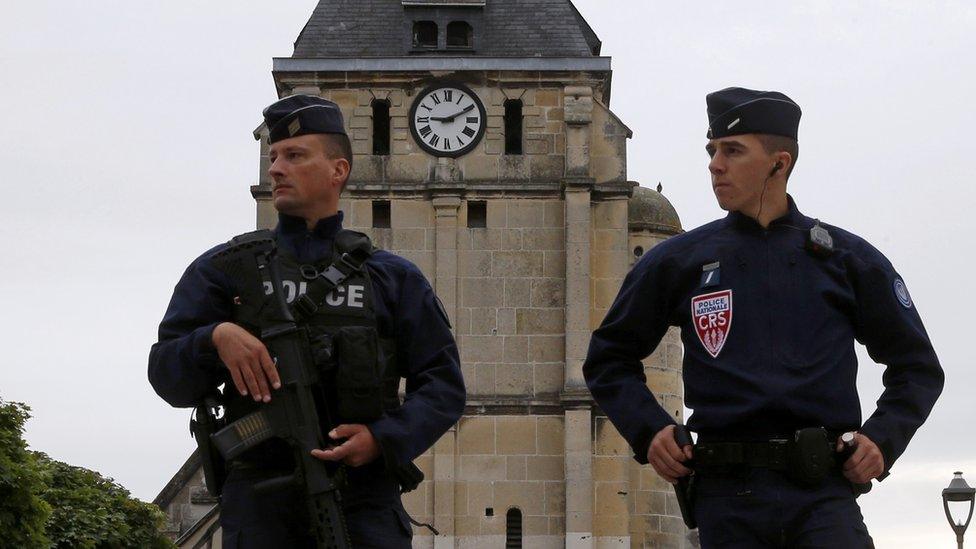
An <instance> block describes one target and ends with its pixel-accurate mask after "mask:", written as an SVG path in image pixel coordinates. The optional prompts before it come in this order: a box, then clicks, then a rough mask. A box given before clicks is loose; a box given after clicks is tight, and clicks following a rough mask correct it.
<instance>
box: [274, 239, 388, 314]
mask: <svg viewBox="0 0 976 549" xmlns="http://www.w3.org/2000/svg"><path fill="white" fill-rule="evenodd" d="M369 256H370V253H369V252H367V251H364V250H362V249H354V250H352V251H350V252H344V253H343V254H342V255H340V256H339V259H336V260H335V261H333V262H332V264H331V265H329V266H328V267H326V268H325V269H322V270H319V269H316V268H315V267H314V266H312V265H302V268H301V269H302V277H303V278H305V280H307V281H308V290H307V291H306V292H305V293H304V294H302V295H301V296H299V297H298V298H297V299H295V303H294V305H292V312H293V314H294V315H295V317H296V318H295V320H297V321H303V320H307V319H309V318H311V316H312V315H314V314H315V313H316V311H318V310H319V307H321V306H322V303H323V302H324V301H325V298H326V297H328V295H329V294H331V293H332V291H333V290H335V289H336V288H337V287H339V285H341V284H342V283H343V282H345V280H346V279H347V278H349V277H350V276H351V275H352V274H353V273H356V272H357V271H359V270H361V269H362V268H363V263H366V260H367V259H369Z"/></svg>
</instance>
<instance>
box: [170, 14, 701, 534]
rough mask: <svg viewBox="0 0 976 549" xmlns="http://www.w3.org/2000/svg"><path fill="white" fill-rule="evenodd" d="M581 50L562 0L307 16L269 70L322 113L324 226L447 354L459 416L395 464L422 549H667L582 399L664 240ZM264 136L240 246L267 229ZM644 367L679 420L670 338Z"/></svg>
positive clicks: (648, 479) (655, 205) (668, 506)
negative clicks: (429, 315) (331, 170)
mask: <svg viewBox="0 0 976 549" xmlns="http://www.w3.org/2000/svg"><path fill="white" fill-rule="evenodd" d="M600 50H601V43H600V40H599V39H598V37H597V35H596V33H595V32H594V31H593V29H591V28H590V26H589V25H588V24H587V22H586V21H585V20H584V19H583V17H582V16H581V15H580V13H579V11H577V9H576V7H575V6H574V5H573V4H572V2H571V1H570V0H321V1H320V2H319V3H318V5H317V6H316V8H315V10H314V12H313V13H312V15H311V17H310V19H309V20H308V23H307V24H306V25H305V27H304V28H303V29H302V31H301V33H300V34H299V35H298V39H297V41H296V42H295V50H294V54H293V55H292V56H291V57H287V58H276V59H274V62H273V63H274V65H273V77H274V82H275V85H276V88H277V92H278V95H279V97H285V96H287V95H291V94H297V93H302V94H312V95H319V96H321V97H324V98H327V99H330V100H332V101H334V102H335V103H336V104H338V105H339V107H340V108H341V109H342V111H343V115H344V117H345V121H346V124H347V131H348V134H349V137H350V139H351V141H352V147H353V154H354V160H353V170H352V175H351V178H350V180H349V182H348V184H347V186H346V189H345V191H344V194H343V197H342V199H341V201H340V209H342V210H343V211H344V214H345V221H344V225H345V226H346V227H347V228H350V229H354V230H360V231H363V232H365V233H367V234H369V235H370V236H371V238H372V239H373V242H374V244H376V245H377V246H379V247H382V248H385V249H387V250H389V251H391V252H394V253H396V254H399V255H401V256H403V257H406V258H407V259H409V260H411V261H413V262H414V263H415V264H416V265H417V266H418V267H419V268H420V269H421V270H423V272H424V273H425V274H426V276H427V278H428V279H429V280H430V281H431V283H432V284H433V286H434V288H435V291H436V292H437V294H438V296H439V297H440V299H441V301H442V302H443V304H444V307H445V309H446V310H447V312H448V315H449V317H450V319H451V322H452V324H453V328H454V332H455V336H456V338H457V341H458V346H459V349H460V355H461V361H462V370H463V374H464V380H465V385H466V387H467V391H468V397H467V407H466V409H465V413H464V416H463V417H462V419H461V420H460V422H459V423H458V424H457V425H456V426H455V427H454V428H452V429H451V430H450V431H449V432H448V433H446V434H445V435H444V436H443V437H442V438H441V439H440V440H439V441H438V442H437V443H436V445H435V446H434V447H433V448H431V449H430V451H428V452H427V453H426V454H424V455H423V456H421V457H420V458H419V459H418V460H417V462H416V463H417V465H418V466H420V468H421V469H422V470H423V471H424V472H425V475H426V480H425V481H424V483H423V484H422V485H421V486H420V488H419V489H417V490H415V491H413V492H411V493H408V494H405V495H404V504H405V506H406V509H407V511H408V512H409V513H410V514H411V515H412V516H413V517H414V518H415V519H416V520H418V521H419V522H425V523H430V524H432V525H433V526H434V528H436V530H437V531H438V532H439V534H438V535H433V534H432V533H431V532H430V531H428V530H427V529H424V528H415V529H414V546H415V547H437V548H441V547H486V548H487V547H493V548H494V547H553V548H555V547H571V548H575V547H587V548H591V547H683V546H685V544H687V543H688V541H687V534H688V532H687V530H686V529H685V527H684V525H683V523H682V521H681V519H680V515H679V511H678V507H677V503H676V501H675V499H674V495H673V492H672V489H671V486H670V485H669V484H667V483H665V482H664V481H662V480H660V479H659V478H658V477H657V476H656V475H655V473H654V472H653V470H652V469H651V468H650V467H649V466H640V465H639V464H638V463H637V462H636V461H635V460H634V459H633V453H632V451H631V449H630V448H629V447H628V445H627V444H626V442H624V440H623V439H622V438H621V437H620V435H619V434H618V433H617V431H616V430H615V429H614V427H613V425H612V424H611V423H610V422H609V421H608V420H607V418H606V417H605V416H604V415H603V414H602V413H601V411H600V410H599V408H598V407H597V406H595V405H594V403H593V401H592V399H591V397H590V394H589V392H588V390H587V388H586V385H585V383H584V380H583V374H582V364H583V360H584V358H585V355H586V351H587V346H588V344H589V339H590V334H591V333H592V330H593V329H594V328H595V327H596V326H598V325H599V323H600V322H601V321H602V319H603V317H604V316H605V314H606V312H607V310H608V308H609V307H610V305H611V303H612V301H613V299H614V297H615V295H616V293H617V290H618V289H619V287H620V284H621V282H622V280H623V278H624V276H625V275H626V274H627V271H628V270H629V269H630V267H631V265H632V264H633V262H634V261H635V259H636V257H638V256H640V255H641V254H642V253H644V251H645V250H646V249H648V248H650V247H652V246H654V245H655V244H656V243H658V242H660V241H661V240H663V239H665V238H667V237H669V236H671V235H673V234H676V233H678V232H680V231H681V229H680V222H679V221H678V217H677V215H676V214H675V212H674V209H673V208H672V207H671V205H670V204H669V203H668V201H667V200H666V199H665V198H664V197H663V196H662V195H661V194H660V193H659V192H658V191H654V190H652V189H649V188H643V187H639V186H638V184H637V183H635V182H633V181H629V180H628V179H627V139H628V138H629V137H630V136H631V130H630V129H629V128H628V127H627V126H626V125H625V124H624V122H623V121H622V120H620V119H619V118H618V117H617V116H616V115H615V114H614V113H613V112H612V111H611V110H610V91H611V70H610V67H611V60H610V58H609V57H603V56H601V55H600ZM266 136H267V129H266V128H264V127H259V128H258V129H257V130H255V137H256V138H259V139H260V143H261V145H260V147H261V155H260V160H261V161H260V172H259V180H258V184H256V185H254V186H253V187H251V192H252V194H253V196H254V198H255V199H256V201H257V224H258V226H259V227H261V228H264V227H272V226H274V224H275V222H276V220H277V218H276V214H275V212H274V209H273V207H272V202H271V192H270V188H271V187H270V184H271V180H270V177H269V175H268V173H267V171H268V157H267V153H268V145H267V140H266V139H265V138H266ZM644 366H645V368H644V369H645V373H646V374H647V379H648V383H649V385H650V386H651V388H652V390H653V391H654V393H655V395H656V396H657V397H658V398H659V400H660V401H661V403H662V405H663V406H665V408H666V409H667V410H668V411H669V412H671V413H673V414H674V415H675V416H676V417H677V418H678V419H679V420H680V419H681V416H682V411H683V407H682V389H681V372H680V368H681V346H680V338H679V337H678V334H677V332H669V334H668V335H667V336H666V337H665V338H664V340H663V341H662V343H661V345H660V346H659V347H658V349H657V351H656V352H655V353H654V354H653V355H651V356H650V357H648V358H647V359H646V360H645V361H644ZM188 464H189V462H188ZM185 468H186V467H185ZM170 492H172V493H173V494H176V493H178V490H177V488H172V489H171V490H170ZM162 496H163V495H162V494H161V497H162ZM167 497H168V498H170V499H172V498H176V497H177V496H172V495H170V496H167ZM177 499H178V498H177ZM170 514H171V516H172V512H171V513H170ZM211 519H212V517H211ZM211 533H212V532H211ZM184 537H185V538H186V539H191V538H192V536H190V537H187V534H184ZM193 539H197V538H193Z"/></svg>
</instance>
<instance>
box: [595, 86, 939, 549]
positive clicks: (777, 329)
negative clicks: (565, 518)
mask: <svg viewBox="0 0 976 549" xmlns="http://www.w3.org/2000/svg"><path fill="white" fill-rule="evenodd" d="M706 102H707V106H708V117H709V131H708V144H707V147H706V150H707V151H708V154H709V156H710V157H711V162H710V163H709V171H710V172H711V175H712V187H713V190H714V193H715V197H716V198H717V200H718V203H719V206H720V207H721V208H722V209H724V210H726V211H728V212H729V213H728V215H727V216H726V217H725V218H724V219H720V220H717V221H714V222H712V223H709V224H707V225H704V226H702V227H699V228H697V229H694V230H691V231H688V232H686V233H684V234H681V235H679V236H675V237H673V238H671V239H669V240H667V241H665V242H662V243H661V244H659V245H657V246H656V247H655V248H653V249H652V250H650V251H649V252H648V253H647V254H646V255H644V257H642V258H641V260H640V261H639V262H638V263H637V265H635V266H634V268H633V270H632V271H631V272H630V273H629V274H628V276H627V277H626V279H625V280H624V283H623V286H622V287H621V289H620V293H619V294H618V296H617V298H616V301H615V302H614V304H613V306H612V308H611V309H610V311H609V313H608V314H607V317H606V319H605V320H604V321H603V324H602V325H601V326H600V327H599V329H597V330H596V331H595V332H594V334H593V339H592V341H591V343H590V349H589V353H588V356H587V359H586V362H585V364H584V366H583V372H584V375H585V377H586V380H587V384H588V386H589V388H590V390H591V391H592V393H593V396H594V398H595V400H596V402H597V403H598V404H599V405H600V407H601V408H602V409H603V411H604V412H605V413H606V414H607V416H608V417H609V418H610V420H611V421H612V422H613V423H614V425H616V427H617V429H618V430H619V431H620V433H621V434H622V435H623V437H624V438H625V439H626V440H627V441H628V442H629V443H630V445H631V447H632V448H633V450H634V453H635V459H637V460H638V461H639V462H641V463H650V464H651V465H652V466H653V467H654V470H655V471H656V472H657V473H658V474H659V475H660V476H661V477H663V478H664V479H665V480H667V481H669V482H671V483H675V482H676V481H677V480H678V479H682V478H685V477H687V475H690V474H692V470H694V476H692V477H689V478H692V479H694V481H695V484H696V488H695V490H694V492H695V499H694V511H693V516H694V518H695V519H697V522H698V525H699V534H700V539H701V543H702V545H703V546H704V547H723V548H724V547H845V548H846V547H871V546H872V541H871V538H870V536H869V535H868V532H867V529H866V528H865V526H864V522H863V519H862V516H861V513H860V510H859V508H858V506H857V504H856V503H855V500H854V498H855V496H854V490H853V489H852V486H856V485H859V484H861V483H868V482H870V481H871V479H876V478H877V479H882V478H884V476H886V475H887V474H888V471H889V470H890V469H891V466H892V464H893V463H894V462H895V460H896V459H897V458H898V457H899V456H900V455H901V454H902V452H904V451H905V448H906V446H907V445H908V442H909V440H910V439H911V437H912V435H913V434H914V433H915V430H916V429H918V427H919V426H920V425H921V424H922V422H924V421H925V419H926V417H927V416H928V414H929V411H930V410H931V409H932V406H933V405H934V403H935V401H936V399H937V398H938V396H939V394H940V393H941V390H942V386H943V372H942V368H941V366H940V365H939V361H938V358H937V357H936V354H935V351H934V350H933V349H932V344H931V343H930V341H929V338H928V335H927V334H926V332H925V328H924V327H923V326H922V321H921V319H920V318H919V315H918V312H917V310H916V308H915V303H914V302H913V301H912V298H911V296H910V295H909V293H908V290H907V289H906V286H905V283H904V281H903V280H902V278H901V277H900V276H899V275H898V273H897V272H895V269H894V268H893V267H892V265H891V263H890V262H889V261H888V260H887V259H886V258H885V257H884V256H883V255H882V254H881V252H879V251H878V250H876V249H875V248H874V247H872V246H871V245H870V244H868V243H867V242H865V241H864V240H863V239H861V238H859V237H858V236H856V235H854V234H852V233H850V232H847V231H845V230H843V229H840V228H837V227H834V226H830V225H827V224H825V223H820V222H819V221H818V220H816V219H811V218H810V217H807V216H805V215H803V214H802V213H800V211H799V210H798V209H797V206H796V204H795V203H794V201H793V199H792V197H790V196H789V195H787V192H786V184H787V179H788V178H789V175H790V172H791V171H792V170H793V167H794V165H795V163H796V159H797V153H798V148H797V141H796V140H797V128H798V125H799V121H800V107H799V106H798V105H797V104H796V103H795V102H793V101H792V100H791V99H790V98H789V97H787V96H785V95H783V94H781V93H777V92H760V91H753V90H747V89H742V88H729V89H725V90H721V91H718V92H715V93H712V94H710V95H708V97H707V99H706ZM670 326H677V327H679V328H680V329H681V339H682V343H683V346H684V362H683V367H684V372H683V376H684V386H685V403H686V405H687V406H688V408H691V409H692V410H693V413H692V415H691V417H690V418H689V421H688V428H689V429H690V430H691V431H693V432H696V433H698V439H697V442H696V444H695V445H694V446H692V445H684V446H679V444H678V443H677V442H676V441H675V428H676V423H675V420H674V418H672V417H671V416H670V415H669V414H668V412H667V411H665V410H664V409H663V408H662V407H661V406H660V405H659V404H658V403H657V401H656V400H655V398H654V395H653V394H651V391H650V390H649V389H648V387H647V386H646V384H645V382H646V379H645V376H644V372H643V368H642V365H641V360H642V359H643V358H645V357H647V356H648V355H649V354H650V353H651V352H652V351H653V350H654V348H655V347H656V346H657V344H658V343H659V342H660V340H661V338H662V337H663V335H664V333H665V331H666V330H667V329H668V328H669V327H670ZM855 340H857V341H859V342H861V343H863V344H864V345H865V346H866V347H867V349H868V352H869V354H870V355H871V358H873V359H874V360H875V361H877V362H879V363H881V364H884V365H885V366H886V370H885V373H884V377H883V381H884V385H885V390H884V393H883V394H882V396H881V398H880V399H879V400H878V405H877V409H876V411H875V412H874V413H873V414H872V415H871V417H869V418H868V419H867V421H862V418H861V409H860V403H859V400H858V395H857V390H856V387H855V379H856V373H857V360H856V357H855V354H854V341H855ZM846 432H854V433H855V434H854V436H853V440H851V441H850V444H849V446H850V449H847V451H846V453H844V452H841V450H845V449H846V446H845V444H844V443H843V441H841V440H838V438H840V436H841V434H843V433H846ZM848 436H849V435H848ZM854 448H856V449H854ZM834 452H837V453H836V454H835V453H834Z"/></svg>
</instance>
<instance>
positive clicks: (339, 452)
mask: <svg viewBox="0 0 976 549" xmlns="http://www.w3.org/2000/svg"><path fill="white" fill-rule="evenodd" d="M329 438H331V439H332V440H340V439H343V438H348V440H346V441H345V442H343V443H342V444H340V445H339V446H334V447H332V448H326V449H325V450H312V455H313V456H315V457H317V458H319V459H321V460H325V461H341V462H343V463H345V464H346V465H349V466H350V467H359V466H360V465H365V464H367V463H369V462H371V461H373V460H374V459H376V458H377V457H379V455H380V445H379V444H378V443H377V442H376V439H375V438H373V433H371V432H369V428H367V427H366V426H365V425H362V424H359V423H354V424H351V425H340V426H338V427H336V428H335V429H333V430H331V431H329Z"/></svg>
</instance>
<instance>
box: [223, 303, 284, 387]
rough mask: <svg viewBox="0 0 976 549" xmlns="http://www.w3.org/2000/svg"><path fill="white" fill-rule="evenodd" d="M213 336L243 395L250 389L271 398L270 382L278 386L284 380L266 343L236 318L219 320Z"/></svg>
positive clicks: (235, 384) (273, 385)
mask: <svg viewBox="0 0 976 549" xmlns="http://www.w3.org/2000/svg"><path fill="white" fill-rule="evenodd" d="M211 339H212V340H213V344H214V347H216V348H217V354H218V355H219V356H220V360H221V361H222V362H223V363H224V365H225V366H227V369H228V370H229V371H230V377H231V379H233V380H234V386H235V387H237V390H238V391H240V393H241V395H242V396H247V393H248V392H250V393H251V395H253V396H254V400H255V401H259V402H260V401H264V402H270V401H271V390H270V389H268V385H271V386H272V387H274V388H275V389H279V388H281V380H280V379H279V378H278V369H277V368H276V367H275V363H274V361H273V360H271V355H269V354H268V348H267V347H265V346H264V343H261V340H259V339H258V338H256V337H254V336H253V335H251V334H250V332H248V331H247V330H245V329H244V328H241V327H240V326H238V325H237V324H234V323H233V322H222V323H220V324H218V325H217V327H216V328H214V331H213V335H212V336H211Z"/></svg>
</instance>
